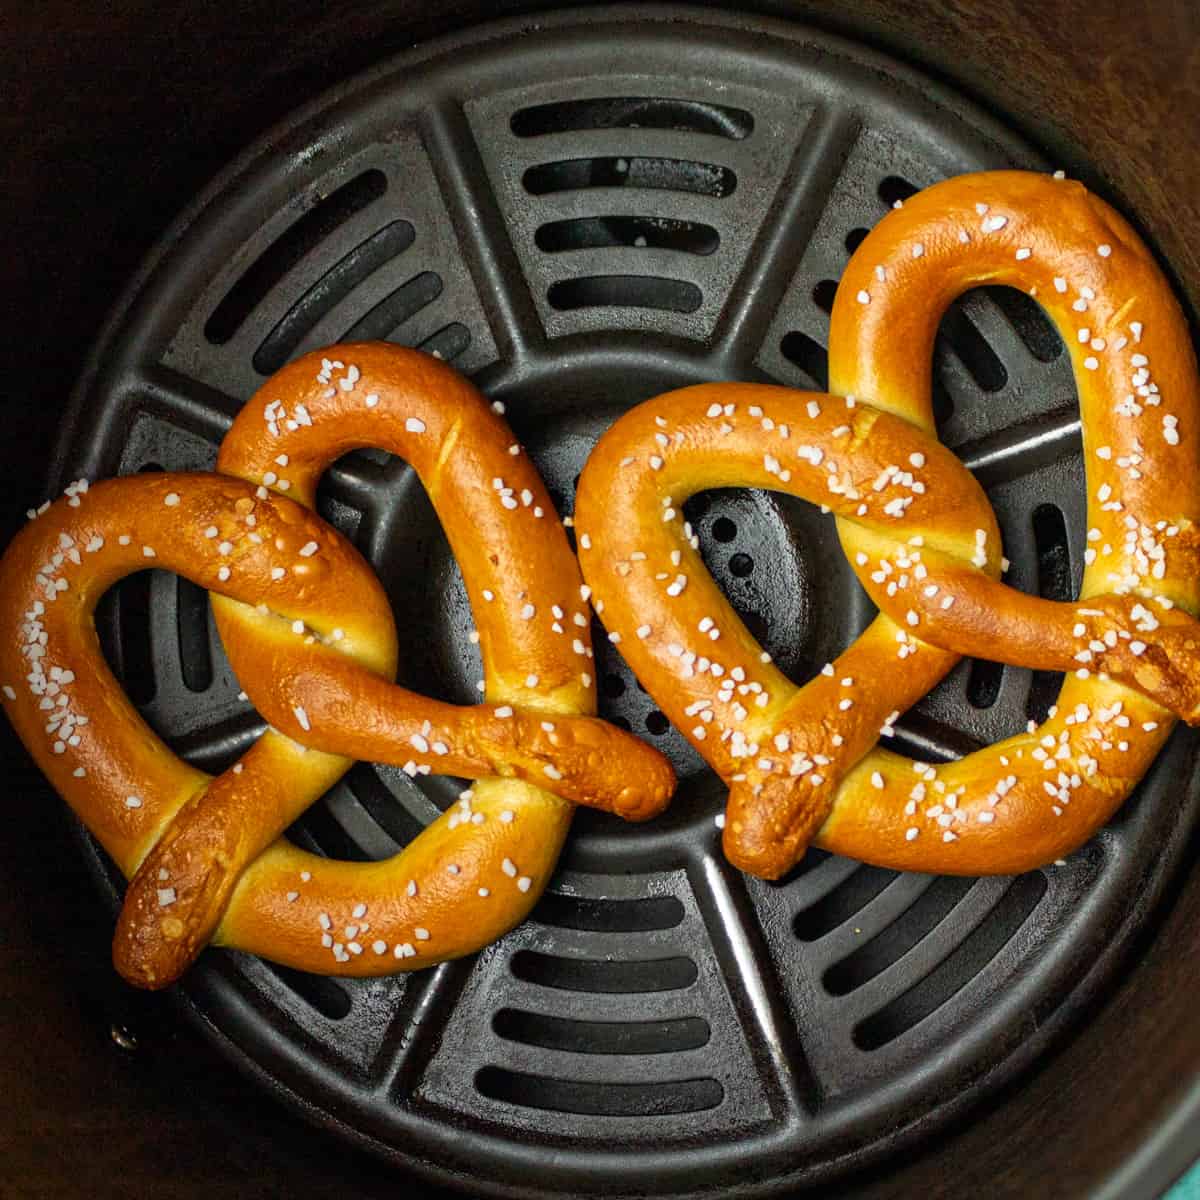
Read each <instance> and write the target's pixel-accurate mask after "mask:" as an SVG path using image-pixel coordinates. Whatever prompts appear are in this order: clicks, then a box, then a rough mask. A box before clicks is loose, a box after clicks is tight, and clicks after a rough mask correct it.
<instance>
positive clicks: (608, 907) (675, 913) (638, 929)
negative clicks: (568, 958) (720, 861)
mask: <svg viewBox="0 0 1200 1200" xmlns="http://www.w3.org/2000/svg"><path fill="white" fill-rule="evenodd" d="M532 917H533V920H535V921H538V922H540V923H541V924H543V925H556V926H558V927H559V928H560V929H589V930H594V931H596V932H599V933H644V932H645V931H646V930H650V929H674V928H675V926H676V925H678V924H679V923H680V922H681V921H682V920H683V905H682V904H681V903H680V902H679V901H678V900H677V899H675V897H674V896H647V897H646V898H644V899H641V900H594V899H589V898H587V897H581V896H564V895H561V894H560V893H558V892H546V893H545V894H544V895H543V896H542V898H541V900H539V901H538V904H537V907H536V908H535V909H534V910H533V914H532Z"/></svg>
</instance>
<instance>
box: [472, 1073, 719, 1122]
mask: <svg viewBox="0 0 1200 1200" xmlns="http://www.w3.org/2000/svg"><path fill="white" fill-rule="evenodd" d="M475 1087H476V1089H477V1090H478V1091H479V1093H480V1094H481V1095H483V1096H486V1097H487V1098H488V1099H489V1100H501V1101H503V1102H504V1103H505V1104H517V1105H520V1106H521V1107H523V1108H538V1109H547V1110H549V1111H551V1112H569V1113H584V1114H587V1115H589V1116H598V1117H661V1116H667V1115H668V1114H670V1113H686V1112H702V1111H703V1110H704V1109H708V1108H716V1106H717V1105H718V1104H720V1103H721V1101H722V1100H723V1099H724V1098H725V1090H724V1089H723V1088H722V1087H721V1085H720V1084H719V1083H718V1082H717V1081H716V1080H715V1079H679V1080H671V1081H670V1082H667V1083H580V1082H577V1081H576V1080H574V1079H553V1078H551V1077H549V1076H546V1075H527V1074H525V1073H524V1072H523V1071H506V1070H505V1069H504V1068H502V1067H484V1068H483V1069H482V1070H481V1071H479V1073H478V1074H477V1075H476V1076H475Z"/></svg>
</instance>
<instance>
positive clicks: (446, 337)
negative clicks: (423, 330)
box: [417, 321, 471, 362]
mask: <svg viewBox="0 0 1200 1200" xmlns="http://www.w3.org/2000/svg"><path fill="white" fill-rule="evenodd" d="M470 344H471V331H470V330H469V329H468V328H467V327H466V326H465V325H462V324H460V323H459V322H458V321H453V322H451V324H449V325H443V326H442V327H441V329H439V330H438V331H437V333H435V334H432V335H431V336H430V337H427V338H426V339H425V340H424V341H423V342H422V343H421V344H420V345H419V346H418V347H417V349H418V350H423V351H424V352H425V353H426V354H432V355H433V356H434V357H435V358H440V359H443V360H444V361H445V362H453V361H454V360H455V359H456V358H457V357H458V356H459V355H460V354H461V353H462V352H463V351H464V350H465V349H466V348H467V347H468V346H469V345H470Z"/></svg>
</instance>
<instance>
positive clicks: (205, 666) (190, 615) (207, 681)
mask: <svg viewBox="0 0 1200 1200" xmlns="http://www.w3.org/2000/svg"><path fill="white" fill-rule="evenodd" d="M175 614H176V622H177V626H178V631H179V665H180V668H181V670H182V673H183V686H184V687H186V688H187V690H188V691H189V692H206V691H208V689H209V688H210V687H211V686H212V681H213V669H212V653H211V651H210V648H209V642H208V592H207V591H206V590H205V589H204V588H202V587H197V586H196V585H195V584H194V583H193V582H192V581H191V580H190V579H185V578H184V577H183V576H182V575H177V576H176V577H175Z"/></svg>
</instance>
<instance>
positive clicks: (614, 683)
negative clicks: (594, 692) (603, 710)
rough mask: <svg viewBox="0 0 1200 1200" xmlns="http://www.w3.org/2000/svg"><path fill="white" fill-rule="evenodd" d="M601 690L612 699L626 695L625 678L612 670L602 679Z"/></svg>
mask: <svg viewBox="0 0 1200 1200" xmlns="http://www.w3.org/2000/svg"><path fill="white" fill-rule="evenodd" d="M600 690H601V692H603V694H604V695H605V696H607V697H608V698H609V699H610V700H615V699H616V698H617V697H618V696H623V695H625V680H623V679H622V678H621V677H620V675H617V674H616V673H615V672H612V671H610V672H609V673H608V674H607V675H605V676H604V678H603V679H601V680H600Z"/></svg>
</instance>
